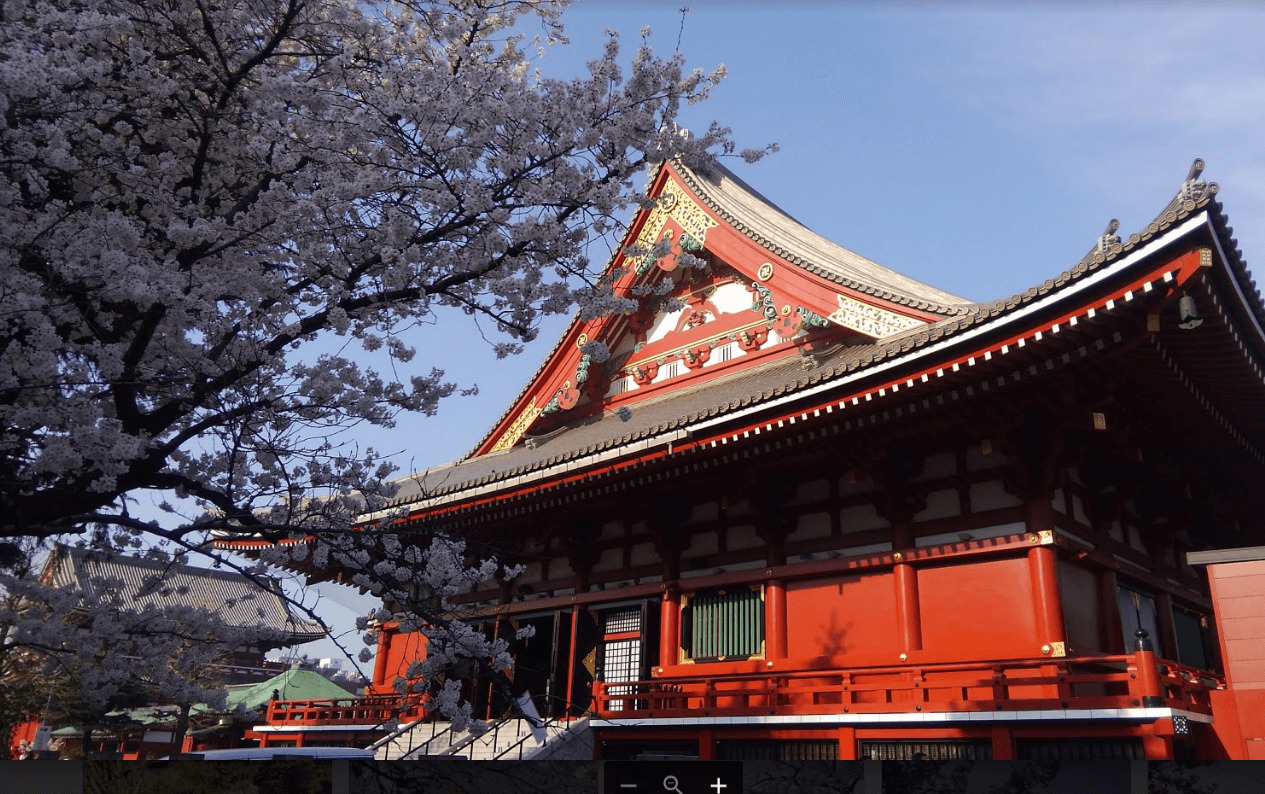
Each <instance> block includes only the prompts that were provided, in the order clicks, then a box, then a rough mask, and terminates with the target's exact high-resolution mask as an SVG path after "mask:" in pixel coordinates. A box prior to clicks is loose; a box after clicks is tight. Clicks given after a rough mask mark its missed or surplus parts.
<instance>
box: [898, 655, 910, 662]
mask: <svg viewBox="0 0 1265 794" xmlns="http://www.w3.org/2000/svg"><path fill="white" fill-rule="evenodd" d="M908 658H909V655H908V654H904V653H902V654H901V655H900V660H901V661H902V662H903V661H905V660H906V659H908Z"/></svg>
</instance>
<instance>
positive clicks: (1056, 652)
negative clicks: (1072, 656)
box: [1050, 642, 1067, 656]
mask: <svg viewBox="0 0 1265 794" xmlns="http://www.w3.org/2000/svg"><path fill="white" fill-rule="evenodd" d="M1050 655H1051V656H1067V645H1065V644H1064V643H1062V642H1052V643H1050Z"/></svg>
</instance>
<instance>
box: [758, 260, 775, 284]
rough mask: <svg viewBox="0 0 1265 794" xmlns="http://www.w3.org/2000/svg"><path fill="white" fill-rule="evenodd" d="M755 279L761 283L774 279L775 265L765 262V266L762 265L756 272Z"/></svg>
mask: <svg viewBox="0 0 1265 794" xmlns="http://www.w3.org/2000/svg"><path fill="white" fill-rule="evenodd" d="M755 277H756V278H758V279H760V280H761V281H768V280H769V279H771V278H773V263H772V262H765V263H764V264H763V265H760V269H759V270H757V271H756V274H755Z"/></svg>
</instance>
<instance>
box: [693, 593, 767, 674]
mask: <svg viewBox="0 0 1265 794" xmlns="http://www.w3.org/2000/svg"><path fill="white" fill-rule="evenodd" d="M682 612H683V614H682V634H683V635H684V643H683V644H684V646H685V648H686V650H687V652H688V654H689V658H690V659H691V660H693V661H695V662H700V661H720V660H725V659H750V658H751V657H753V656H761V655H763V653H764V598H763V597H762V595H761V591H760V590H759V589H752V588H747V587H735V588H726V589H723V590H705V591H702V592H698V593H695V594H694V595H692V596H690V597H689V600H688V601H687V603H686V605H685V608H684V609H683V610H682Z"/></svg>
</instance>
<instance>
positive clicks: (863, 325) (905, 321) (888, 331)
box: [826, 295, 926, 339]
mask: <svg viewBox="0 0 1265 794" xmlns="http://www.w3.org/2000/svg"><path fill="white" fill-rule="evenodd" d="M836 297H837V298H838V299H839V308H838V309H836V310H835V311H834V313H832V314H831V315H830V316H829V317H827V318H826V319H828V320H830V321H831V322H832V323H834V324H835V325H842V326H843V327H844V328H848V329H851V330H853V331H857V332H858V333H862V334H865V335H866V336H869V337H873V338H874V339H886V338H887V337H889V336H895V335H896V334H899V333H903V332H905V331H909V330H911V329H914V328H917V327H918V326H920V325H926V323H924V322H923V321H922V320H915V319H914V318H912V317H906V316H904V315H903V314H897V313H896V312H889V311H888V310H886V309H880V308H879V307H877V306H871V305H870V304H868V303H862V302H861V301H859V300H856V299H855V298H849V297H846V296H844V295H836Z"/></svg>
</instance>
